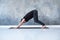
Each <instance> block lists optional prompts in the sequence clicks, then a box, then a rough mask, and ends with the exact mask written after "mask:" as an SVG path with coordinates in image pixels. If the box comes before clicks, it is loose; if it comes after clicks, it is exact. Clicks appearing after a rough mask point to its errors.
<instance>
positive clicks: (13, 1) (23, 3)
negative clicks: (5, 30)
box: [0, 0, 60, 25]
mask: <svg viewBox="0 0 60 40" xmlns="http://www.w3.org/2000/svg"><path fill="white" fill-rule="evenodd" d="M34 8H36V9H37V10H38V13H39V15H38V16H39V20H40V21H42V22H44V23H45V24H47V25H60V0H0V25H17V24H18V23H19V22H20V20H21V18H23V16H24V15H25V14H26V13H28V12H29V11H30V10H32V9H34ZM25 24H28V25H33V24H34V25H37V23H34V21H33V19H31V20H29V22H27V23H25Z"/></svg>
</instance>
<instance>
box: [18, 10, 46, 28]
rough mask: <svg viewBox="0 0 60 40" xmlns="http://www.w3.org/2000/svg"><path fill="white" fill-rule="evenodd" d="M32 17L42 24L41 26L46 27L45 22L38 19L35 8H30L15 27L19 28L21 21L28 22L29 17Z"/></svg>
mask: <svg viewBox="0 0 60 40" xmlns="http://www.w3.org/2000/svg"><path fill="white" fill-rule="evenodd" d="M32 18H34V22H36V23H39V24H41V25H42V28H44V27H46V26H45V24H44V23H43V22H41V21H39V20H38V11H37V10H32V11H30V12H28V13H27V14H26V15H25V16H24V17H23V18H22V20H21V22H20V23H19V25H18V27H17V28H20V26H21V25H23V23H26V22H28V21H29V20H30V19H32Z"/></svg>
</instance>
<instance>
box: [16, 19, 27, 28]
mask: <svg viewBox="0 0 60 40" xmlns="http://www.w3.org/2000/svg"><path fill="white" fill-rule="evenodd" d="M25 22H26V21H25V19H22V21H21V22H20V23H19V24H18V27H17V28H20V26H21V25H23V23H25Z"/></svg>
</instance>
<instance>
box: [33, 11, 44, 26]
mask: <svg viewBox="0 0 60 40" xmlns="http://www.w3.org/2000/svg"><path fill="white" fill-rule="evenodd" d="M33 18H34V22H36V23H39V24H41V25H43V26H44V25H45V24H44V23H43V22H41V21H39V20H38V11H37V10H34V12H33Z"/></svg>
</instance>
